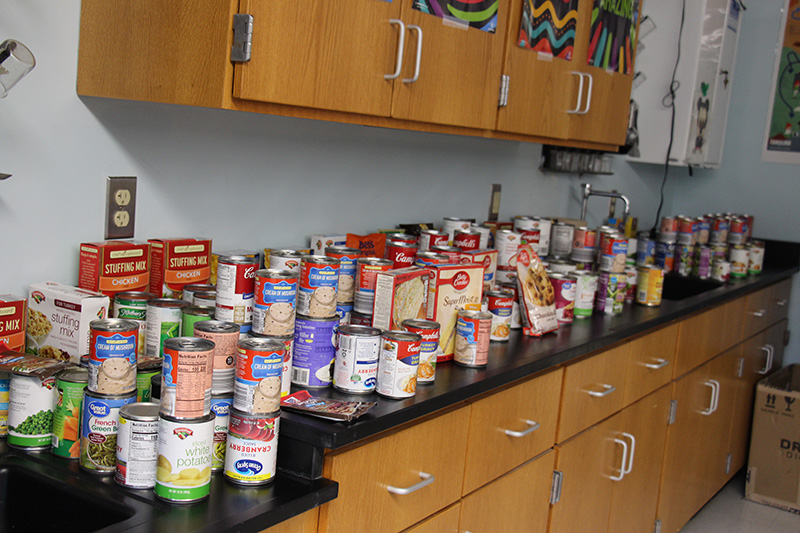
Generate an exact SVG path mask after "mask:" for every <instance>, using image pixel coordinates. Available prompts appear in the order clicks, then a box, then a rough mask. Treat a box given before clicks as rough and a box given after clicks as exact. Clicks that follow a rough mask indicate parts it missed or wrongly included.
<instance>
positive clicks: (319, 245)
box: [311, 235, 347, 255]
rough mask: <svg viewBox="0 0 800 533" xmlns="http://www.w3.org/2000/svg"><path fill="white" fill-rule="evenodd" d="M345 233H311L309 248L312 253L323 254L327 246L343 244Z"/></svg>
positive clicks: (344, 242) (345, 242)
mask: <svg viewBox="0 0 800 533" xmlns="http://www.w3.org/2000/svg"><path fill="white" fill-rule="evenodd" d="M346 244H347V235H312V236H311V250H312V253H313V254H314V255H325V248H327V247H328V246H345V245H346Z"/></svg>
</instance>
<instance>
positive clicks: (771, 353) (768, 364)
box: [758, 344, 775, 375]
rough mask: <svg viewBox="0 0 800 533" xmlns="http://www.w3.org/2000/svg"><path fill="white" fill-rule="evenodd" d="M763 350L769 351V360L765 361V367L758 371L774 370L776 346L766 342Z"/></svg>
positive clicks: (766, 372)
mask: <svg viewBox="0 0 800 533" xmlns="http://www.w3.org/2000/svg"><path fill="white" fill-rule="evenodd" d="M761 349H762V350H764V351H765V352H767V360H766V362H764V368H762V369H761V370H759V371H758V373H759V374H761V375H764V374H769V371H770V370H772V361H773V359H774V357H775V348H774V347H773V346H772V345H771V344H765V345H764V346H762V347H761Z"/></svg>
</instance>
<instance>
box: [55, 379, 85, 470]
mask: <svg viewBox="0 0 800 533" xmlns="http://www.w3.org/2000/svg"><path fill="white" fill-rule="evenodd" d="M88 381H89V372H88V371H87V370H86V369H85V368H68V369H66V370H62V371H61V372H59V373H58V374H56V403H55V408H54V409H53V436H52V438H51V440H50V446H51V447H50V452H51V453H52V454H53V455H57V456H58V457H64V458H65V459H80V457H81V438H80V435H81V404H82V403H83V392H84V390H85V389H86V384H87V383H88Z"/></svg>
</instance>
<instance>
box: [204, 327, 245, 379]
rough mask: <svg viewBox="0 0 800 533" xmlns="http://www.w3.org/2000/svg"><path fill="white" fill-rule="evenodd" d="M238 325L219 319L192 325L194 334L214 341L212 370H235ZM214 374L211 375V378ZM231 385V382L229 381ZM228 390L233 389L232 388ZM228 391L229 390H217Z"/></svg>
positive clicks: (216, 371) (218, 371)
mask: <svg viewBox="0 0 800 533" xmlns="http://www.w3.org/2000/svg"><path fill="white" fill-rule="evenodd" d="M239 331H240V330H239V325H238V324H234V323H233V322H223V321H221V320H207V321H205V322H197V323H195V325H194V336H195V337H197V338H199V339H206V340H209V341H211V342H213V343H214V353H213V355H212V359H213V372H214V373H215V374H216V373H220V372H230V373H231V375H232V373H233V372H235V370H236V347H237V345H238V343H239V335H240V333H239ZM225 375H226V374H225ZM213 377H214V376H212V379H213ZM231 386H233V383H231ZM230 390H233V389H232V388H231V389H230ZM217 392H229V391H217Z"/></svg>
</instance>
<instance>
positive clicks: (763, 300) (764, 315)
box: [744, 287, 773, 337]
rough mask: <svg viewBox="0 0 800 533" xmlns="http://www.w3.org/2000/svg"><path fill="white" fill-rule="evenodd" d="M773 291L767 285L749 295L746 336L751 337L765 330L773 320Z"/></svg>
mask: <svg viewBox="0 0 800 533" xmlns="http://www.w3.org/2000/svg"><path fill="white" fill-rule="evenodd" d="M772 291H773V287H767V288H765V289H761V290H760V291H756V292H753V293H750V294H748V295H747V298H746V302H747V307H746V309H745V319H744V336H745V337H751V336H753V335H755V334H756V333H758V332H759V331H763V330H764V329H766V327H767V326H769V325H770V324H771V323H772V322H771V320H772V316H771V315H772V313H771V312H770V311H771V310H772Z"/></svg>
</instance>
